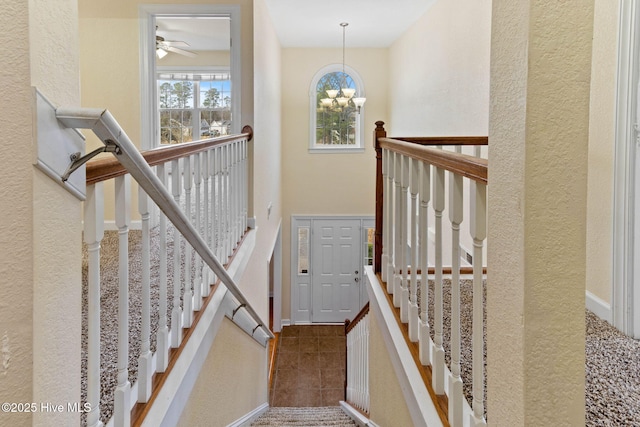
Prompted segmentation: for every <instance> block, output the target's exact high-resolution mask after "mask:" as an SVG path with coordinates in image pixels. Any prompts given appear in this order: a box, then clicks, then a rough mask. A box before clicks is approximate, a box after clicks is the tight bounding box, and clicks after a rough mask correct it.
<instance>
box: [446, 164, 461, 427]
mask: <svg viewBox="0 0 640 427" xmlns="http://www.w3.org/2000/svg"><path fill="white" fill-rule="evenodd" d="M462 200H463V187H462V175H458V174H454V173H450V174H449V220H450V221H451V377H450V379H451V380H450V382H449V423H450V424H451V425H452V426H462V405H463V399H464V397H463V395H462V378H461V377H460V224H461V223H462V221H463V210H464V209H463V208H464V207H463V204H462V203H463V201H462Z"/></svg>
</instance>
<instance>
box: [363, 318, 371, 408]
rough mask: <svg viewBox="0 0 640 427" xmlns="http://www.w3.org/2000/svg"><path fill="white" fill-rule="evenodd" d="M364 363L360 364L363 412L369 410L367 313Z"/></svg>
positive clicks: (365, 319)
mask: <svg viewBox="0 0 640 427" xmlns="http://www.w3.org/2000/svg"><path fill="white" fill-rule="evenodd" d="M362 320H363V322H364V325H363V327H364V346H363V347H364V357H363V359H364V363H363V364H362V371H363V372H364V391H365V393H364V407H363V408H362V409H364V411H365V412H369V399H370V394H369V314H367V315H366V316H365V317H364V319H362Z"/></svg>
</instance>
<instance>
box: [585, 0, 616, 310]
mask: <svg viewBox="0 0 640 427" xmlns="http://www.w3.org/2000/svg"><path fill="white" fill-rule="evenodd" d="M618 13H619V2H618V1H611V0H596V2H595V16H594V22H593V63H592V67H591V107H590V114H589V178H588V182H589V187H588V193H587V197H588V198H587V291H589V292H591V293H593V294H594V295H596V296H597V297H599V298H601V299H603V300H604V301H606V302H607V303H611V296H612V295H611V290H612V282H611V278H612V259H613V258H612V257H613V255H612V253H611V251H612V244H613V243H612V230H613V228H612V220H613V219H612V217H613V210H612V208H613V175H614V174H613V165H614V161H613V159H614V151H615V99H616V77H617V40H618V19H619V18H618Z"/></svg>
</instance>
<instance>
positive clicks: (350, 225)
mask: <svg viewBox="0 0 640 427" xmlns="http://www.w3.org/2000/svg"><path fill="white" fill-rule="evenodd" d="M360 223H361V222H360V220H352V219H339V220H321V219H318V220H315V221H314V222H313V238H312V242H313V243H312V247H313V252H312V268H311V272H312V274H311V276H312V278H311V283H312V316H311V319H312V322H343V321H344V320H345V319H347V318H349V319H352V318H353V317H354V316H355V315H356V314H357V313H358V311H359V309H360V288H359V282H358V280H357V279H359V275H358V273H356V272H357V271H359V270H361V269H362V267H361V266H360V264H361V262H360V260H361V256H360Z"/></svg>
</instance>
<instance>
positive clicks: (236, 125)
mask: <svg viewBox="0 0 640 427" xmlns="http://www.w3.org/2000/svg"><path fill="white" fill-rule="evenodd" d="M240 12H241V11H240V5H215V4H213V5H207V4H193V5H186V4H144V5H140V6H139V7H138V16H139V20H140V118H141V123H142V126H141V132H140V133H141V135H140V136H141V141H140V147H141V149H142V150H149V149H151V148H155V147H156V146H157V144H158V142H159V141H160V137H159V133H158V132H159V129H160V117H159V113H158V90H157V87H156V86H157V84H156V49H155V46H156V16H193V17H197V16H200V15H210V16H211V15H219V16H229V17H230V18H231V24H230V25H231V26H230V30H231V41H232V43H231V55H230V66H231V87H232V88H233V89H232V91H231V117H233V121H232V122H231V133H234V134H235V133H240V129H241V127H242V117H241V111H242V108H241V105H240V102H241V99H242V94H241V90H242V85H241V84H240V82H241V77H242V69H241V62H242V61H241V58H242V56H241V54H242V53H241V51H240V47H241V42H240V34H241V23H240V19H241V16H240Z"/></svg>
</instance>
